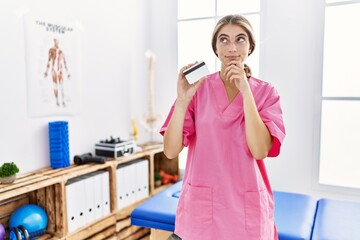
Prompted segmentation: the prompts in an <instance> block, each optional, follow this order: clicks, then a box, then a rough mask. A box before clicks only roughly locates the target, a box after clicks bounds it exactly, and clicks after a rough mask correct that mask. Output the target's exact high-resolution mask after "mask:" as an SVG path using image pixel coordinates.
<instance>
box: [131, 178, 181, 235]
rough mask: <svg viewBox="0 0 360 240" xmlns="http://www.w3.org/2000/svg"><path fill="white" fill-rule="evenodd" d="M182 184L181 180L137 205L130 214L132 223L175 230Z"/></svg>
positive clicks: (170, 230)
mask: <svg viewBox="0 0 360 240" xmlns="http://www.w3.org/2000/svg"><path fill="white" fill-rule="evenodd" d="M181 186H182V181H179V182H177V183H175V184H173V185H171V186H170V187H168V188H166V189H165V190H163V191H161V192H159V193H158V194H156V195H154V196H152V197H151V198H149V199H148V200H146V201H145V202H143V203H142V204H140V205H139V206H137V207H136V208H135V209H134V210H133V211H132V212H131V214H130V219H131V224H132V225H136V226H141V227H146V228H154V229H160V230H165V231H169V232H174V228H175V214H176V208H177V204H178V201H179V195H180V191H181Z"/></svg>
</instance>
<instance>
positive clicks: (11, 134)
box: [0, 0, 149, 173]
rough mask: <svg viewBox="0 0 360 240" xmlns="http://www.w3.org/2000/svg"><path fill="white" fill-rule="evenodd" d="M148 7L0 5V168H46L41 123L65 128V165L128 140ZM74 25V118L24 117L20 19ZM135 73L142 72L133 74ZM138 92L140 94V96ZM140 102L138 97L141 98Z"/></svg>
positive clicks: (139, 3)
mask: <svg viewBox="0 0 360 240" xmlns="http://www.w3.org/2000/svg"><path fill="white" fill-rule="evenodd" d="M146 9H147V1H143V0H133V1H128V2H126V4H123V3H122V2H121V1H116V0H106V1H94V0H90V1H89V0H86V1H85V0H81V1H71V0H64V1H61V2H59V1H53V0H50V1H49V0H36V1H35V0H30V1H25V0H17V1H12V0H1V1H0V32H1V37H0V82H1V87H0V109H1V118H0V119H1V120H0V150H1V157H0V163H2V162H9V161H14V162H16V163H17V164H18V165H19V167H20V169H21V173H26V172H29V171H33V170H36V169H40V168H43V167H46V166H49V165H50V162H49V148H48V130H47V124H48V122H50V121H55V120H66V121H68V122H69V141H70V155H71V159H72V157H73V155H75V154H81V153H84V152H94V144H95V143H96V142H98V141H99V140H103V139H105V138H109V137H110V135H112V136H114V137H122V138H124V139H127V138H128V136H129V131H130V130H131V127H130V116H131V115H132V110H131V109H132V106H133V105H134V106H137V105H139V102H140V103H141V100H139V101H136V102H131V101H130V99H132V96H131V93H132V92H133V90H132V89H133V88H134V87H135V86H134V84H132V82H133V81H140V79H141V78H144V76H145V74H146V72H145V69H144V68H143V66H144V64H145V62H146V59H145V56H144V52H145V49H147V48H148V45H149V43H148V41H147V39H148V38H149V37H148V33H149V31H148V29H149V24H148V21H147V19H148V16H147V11H146ZM41 11H44V12H45V13H49V12H51V13H53V14H54V15H56V16H62V17H64V18H68V19H76V20H78V21H79V22H80V23H81V25H82V26H83V32H82V36H81V39H82V44H81V45H82V46H81V59H82V77H83V79H82V91H81V94H82V107H81V111H80V113H79V114H77V115H74V116H55V117H37V118H31V117H28V115H27V91H26V89H27V88H26V86H27V82H26V75H25V64H26V63H25V49H24V46H25V42H24V27H23V18H22V15H21V12H41ZM137 66H140V67H137ZM141 91H142V90H141ZM140 99H142V96H141V95H140Z"/></svg>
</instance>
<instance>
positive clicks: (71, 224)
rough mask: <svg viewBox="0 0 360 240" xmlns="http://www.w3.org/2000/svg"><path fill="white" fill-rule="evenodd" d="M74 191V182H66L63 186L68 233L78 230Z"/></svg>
mask: <svg viewBox="0 0 360 240" xmlns="http://www.w3.org/2000/svg"><path fill="white" fill-rule="evenodd" d="M76 190H77V189H76V184H75V182H74V181H68V183H67V184H66V185H65V196H66V213H67V228H68V232H69V233H71V232H73V231H75V230H76V229H77V228H78V223H77V222H78V216H77V210H76V201H75V197H76Z"/></svg>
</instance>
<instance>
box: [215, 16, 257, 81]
mask: <svg viewBox="0 0 360 240" xmlns="http://www.w3.org/2000/svg"><path fill="white" fill-rule="evenodd" d="M227 24H233V25H237V26H239V27H241V28H242V29H244V31H245V32H246V34H247V35H248V37H249V42H250V50H249V55H250V54H252V53H253V52H254V49H255V46H256V42H255V36H254V35H255V34H254V30H253V28H252V26H251V24H250V22H249V21H248V20H247V19H246V18H245V17H243V16H241V15H238V14H232V15H227V16H224V17H222V18H221V19H220V20H219V21H218V22H217V24H216V26H215V28H214V31H213V34H212V41H211V46H212V49H213V51H214V53H215V55H216V56H218V55H217V53H216V39H217V36H218V33H219V31H220V29H221V28H222V27H223V26H225V25H227ZM245 72H246V75H247V76H248V77H250V76H251V69H250V67H249V66H247V65H246V64H245Z"/></svg>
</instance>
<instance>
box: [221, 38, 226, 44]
mask: <svg viewBox="0 0 360 240" xmlns="http://www.w3.org/2000/svg"><path fill="white" fill-rule="evenodd" d="M220 42H221V43H227V42H228V40H227V39H226V38H220Z"/></svg>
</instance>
